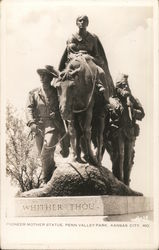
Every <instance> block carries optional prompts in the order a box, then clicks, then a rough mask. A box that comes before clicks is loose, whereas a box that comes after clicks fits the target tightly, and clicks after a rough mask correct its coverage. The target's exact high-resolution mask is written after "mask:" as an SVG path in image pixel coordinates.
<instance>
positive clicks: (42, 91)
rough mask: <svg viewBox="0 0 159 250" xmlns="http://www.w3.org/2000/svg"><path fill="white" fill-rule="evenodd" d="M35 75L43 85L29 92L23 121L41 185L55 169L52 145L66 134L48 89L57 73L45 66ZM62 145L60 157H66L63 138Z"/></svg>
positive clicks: (55, 99) (51, 90) (53, 95)
mask: <svg viewBox="0 0 159 250" xmlns="http://www.w3.org/2000/svg"><path fill="white" fill-rule="evenodd" d="M37 73H38V75H39V76H40V81H41V83H42V86H41V87H39V88H37V89H34V90H32V91H30V92H29V96H28V101H27V106H26V118H27V125H28V126H29V127H30V129H31V131H32V133H33V134H34V136H35V139H36V145H37V148H38V151H39V154H40V157H41V161H42V169H43V182H44V183H47V182H48V181H49V180H50V178H51V176H52V174H53V172H54V170H55V162H54V151H55V145H56V144H57V142H58V141H60V139H61V138H62V137H63V136H64V135H65V133H66V131H65V128H64V124H63V121H62V119H61V116H60V112H59V103H58V97H57V92H56V89H55V88H54V87H53V86H51V81H52V80H53V78H57V77H58V72H57V71H56V70H55V69H54V68H53V67H52V66H49V65H48V66H46V67H45V68H43V69H38V70H37ZM61 146H62V154H63V156H64V157H67V156H68V153H69V149H68V143H67V141H66V138H63V140H61Z"/></svg>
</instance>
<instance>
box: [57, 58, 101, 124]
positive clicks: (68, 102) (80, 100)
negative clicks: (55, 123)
mask: <svg viewBox="0 0 159 250" xmlns="http://www.w3.org/2000/svg"><path fill="white" fill-rule="evenodd" d="M92 65H93V66H92ZM95 69H96V65H95V64H94V63H93V64H89V62H87V61H86V59H85V58H83V57H82V56H80V57H75V58H73V59H72V60H71V61H70V62H69V64H68V65H67V67H66V69H65V70H64V71H63V72H61V73H60V77H59V78H58V80H57V81H56V82H55V83H54V87H56V89H57V93H58V98H59V108H60V111H61V115H62V118H63V119H64V120H71V119H72V118H73V113H76V112H82V111H84V110H85V109H87V107H88V105H89V102H90V101H91V100H90V98H92V94H93V88H94V85H95V81H93V77H94V78H95V73H94V72H96V70H95Z"/></svg>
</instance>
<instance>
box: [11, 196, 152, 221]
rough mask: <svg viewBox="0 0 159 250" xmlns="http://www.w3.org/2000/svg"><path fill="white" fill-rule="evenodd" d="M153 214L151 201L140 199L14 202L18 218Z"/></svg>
mask: <svg viewBox="0 0 159 250" xmlns="http://www.w3.org/2000/svg"><path fill="white" fill-rule="evenodd" d="M152 210H153V203H152V199H151V198H148V197H142V196H137V197H136V196H109V195H108V196H107V195H102V196H73V197H40V198H15V216H17V217H53V216H104V215H123V214H132V213H140V212H147V211H152Z"/></svg>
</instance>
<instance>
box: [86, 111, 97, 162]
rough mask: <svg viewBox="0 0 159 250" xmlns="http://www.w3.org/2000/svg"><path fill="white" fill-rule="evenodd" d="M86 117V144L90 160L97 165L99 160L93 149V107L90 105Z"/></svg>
mask: <svg viewBox="0 0 159 250" xmlns="http://www.w3.org/2000/svg"><path fill="white" fill-rule="evenodd" d="M85 115H86V119H85V123H84V126H83V135H84V140H85V145H86V149H87V155H88V162H89V163H91V164H93V165H95V166H97V165H98V162H97V159H96V157H95V156H94V154H93V151H92V149H91V122H92V107H90V108H89V109H88V110H87V112H86V114H85Z"/></svg>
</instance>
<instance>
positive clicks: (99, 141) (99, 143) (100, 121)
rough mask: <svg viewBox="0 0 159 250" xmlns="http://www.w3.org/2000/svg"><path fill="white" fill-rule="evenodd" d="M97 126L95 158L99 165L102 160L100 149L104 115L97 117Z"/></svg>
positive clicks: (101, 147)
mask: <svg viewBox="0 0 159 250" xmlns="http://www.w3.org/2000/svg"><path fill="white" fill-rule="evenodd" d="M98 122H99V127H98V128H97V160H98V164H99V166H101V162H102V158H103V157H102V155H103V154H102V149H103V133H104V126H105V116H100V117H99V119H98Z"/></svg>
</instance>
